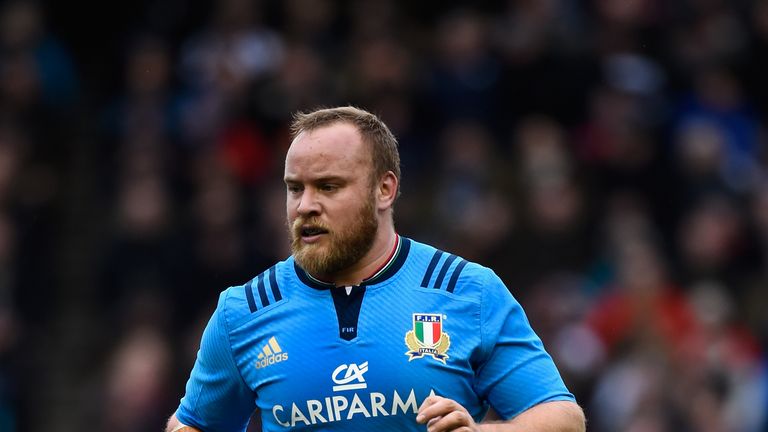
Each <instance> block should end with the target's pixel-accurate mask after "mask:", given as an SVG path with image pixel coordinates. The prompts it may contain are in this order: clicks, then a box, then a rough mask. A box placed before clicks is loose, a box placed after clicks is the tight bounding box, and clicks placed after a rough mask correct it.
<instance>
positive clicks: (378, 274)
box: [293, 235, 411, 290]
mask: <svg viewBox="0 0 768 432" xmlns="http://www.w3.org/2000/svg"><path fill="white" fill-rule="evenodd" d="M410 249H411V241H410V240H409V239H407V238H405V237H401V236H400V235H397V237H396V238H395V247H394V248H393V249H392V255H391V256H390V257H389V259H388V260H387V262H385V263H384V264H383V265H382V266H381V267H380V268H379V269H378V270H376V271H375V272H374V273H373V275H371V276H370V277H368V278H366V279H364V280H363V281H362V282H361V283H360V286H367V285H375V284H378V283H381V282H384V281H385V280H387V279H389V278H390V277H392V276H394V275H395V273H397V271H398V270H400V267H402V266H403V264H404V263H405V259H406V258H408V251H409V250H410ZM293 268H294V270H295V271H296V276H298V277H299V279H300V280H301V281H302V282H303V283H304V284H305V285H307V286H308V287H310V288H314V289H318V290H326V289H329V288H333V287H335V286H336V285H334V284H332V283H329V282H324V281H321V280H320V279H317V278H316V277H314V276H312V275H311V274H309V273H307V272H306V271H304V269H303V268H301V267H299V265H298V264H297V263H296V261H294V262H293Z"/></svg>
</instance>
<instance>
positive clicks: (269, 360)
mask: <svg viewBox="0 0 768 432" xmlns="http://www.w3.org/2000/svg"><path fill="white" fill-rule="evenodd" d="M286 360H288V353H285V352H283V350H282V348H280V345H279V344H278V343H277V339H275V337H274V336H272V337H271V338H269V341H268V342H267V344H266V345H264V347H263V348H262V349H261V352H260V353H259V355H258V357H257V360H256V369H261V368H265V367H267V366H272V365H273V364H275V363H280V362H281V361H286Z"/></svg>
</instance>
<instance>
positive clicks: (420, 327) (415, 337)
mask: <svg viewBox="0 0 768 432" xmlns="http://www.w3.org/2000/svg"><path fill="white" fill-rule="evenodd" d="M405 345H406V346H407V347H408V349H409V351H408V352H406V353H405V355H407V356H408V361H412V360H413V359H417V358H422V357H424V356H425V355H431V356H432V358H434V359H435V360H438V361H441V362H443V364H445V359H447V358H448V354H446V353H447V352H448V348H449V347H450V346H451V338H450V337H449V336H448V333H445V332H443V316H442V315H441V314H428V313H415V314H413V330H411V331H409V332H407V333H406V334H405Z"/></svg>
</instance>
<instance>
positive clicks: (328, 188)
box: [320, 184, 338, 192]
mask: <svg viewBox="0 0 768 432" xmlns="http://www.w3.org/2000/svg"><path fill="white" fill-rule="evenodd" d="M336 189H338V186H336V185H334V184H324V185H321V186H320V190H322V191H324V192H333V191H335V190H336Z"/></svg>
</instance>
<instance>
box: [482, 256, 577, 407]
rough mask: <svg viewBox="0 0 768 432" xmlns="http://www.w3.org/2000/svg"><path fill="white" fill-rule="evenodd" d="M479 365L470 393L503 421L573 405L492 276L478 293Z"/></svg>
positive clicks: (533, 336) (521, 315) (511, 299)
mask: <svg viewBox="0 0 768 432" xmlns="http://www.w3.org/2000/svg"><path fill="white" fill-rule="evenodd" d="M480 308H481V311H480V315H481V321H482V322H481V324H482V329H481V334H482V351H483V361H482V363H481V364H480V365H479V367H478V368H477V372H476V373H477V377H476V380H475V390H476V392H477V393H478V395H480V397H481V398H483V399H485V400H487V401H488V402H489V403H490V405H491V406H492V407H493V408H494V409H495V410H496V412H497V413H499V415H500V416H501V417H502V418H504V419H510V418H513V417H515V416H517V415H518V414H520V413H522V412H523V411H525V410H527V409H528V408H531V407H533V406H535V405H537V404H539V403H542V402H550V401H575V399H574V397H573V395H572V394H571V393H570V392H569V391H568V389H567V388H566V387H565V384H564V383H563V380H562V378H561V377H560V373H559V372H558V370H557V368H556V367H555V364H554V362H553V361H552V358H551V357H550V356H549V354H547V352H546V351H545V350H544V345H543V344H542V342H541V339H539V337H538V336H537V335H536V333H534V331H533V329H532V328H531V326H530V324H529V322H528V318H527V317H526V316H525V312H524V311H523V308H522V307H521V306H520V304H519V303H518V302H517V300H515V299H514V297H512V294H510V292H509V290H507V288H506V286H504V283H503V282H502V281H501V279H499V277H498V276H496V275H495V274H494V273H493V272H490V271H489V276H488V278H487V281H486V283H485V284H484V286H483V288H482V300H481V306H480Z"/></svg>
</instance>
